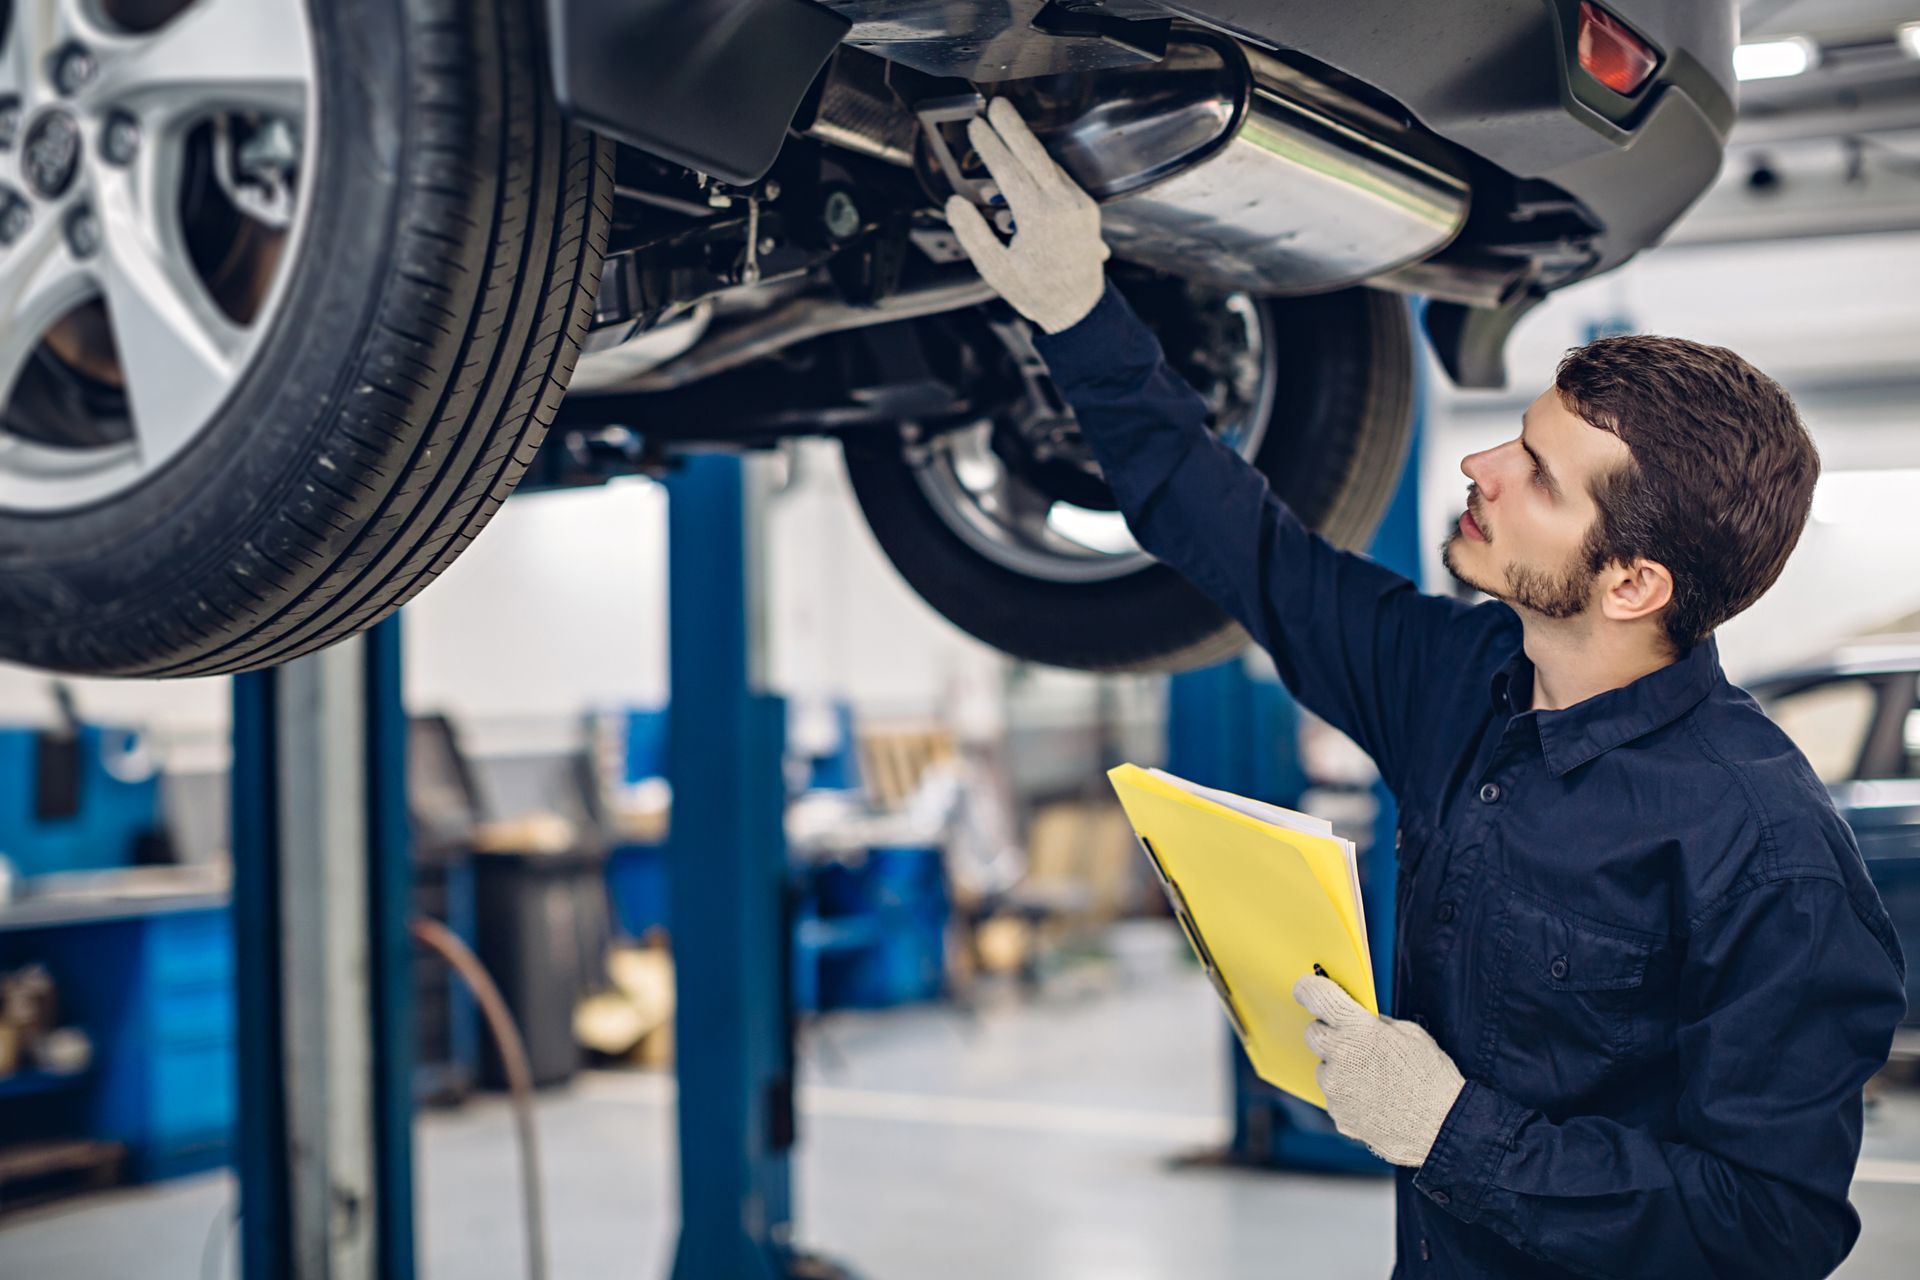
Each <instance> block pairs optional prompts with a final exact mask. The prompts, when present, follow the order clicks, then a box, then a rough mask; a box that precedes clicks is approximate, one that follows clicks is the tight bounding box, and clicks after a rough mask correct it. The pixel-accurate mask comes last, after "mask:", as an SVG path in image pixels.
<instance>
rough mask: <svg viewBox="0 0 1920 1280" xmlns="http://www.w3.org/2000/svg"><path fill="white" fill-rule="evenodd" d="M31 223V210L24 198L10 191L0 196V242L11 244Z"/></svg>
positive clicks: (25, 231)
mask: <svg viewBox="0 0 1920 1280" xmlns="http://www.w3.org/2000/svg"><path fill="white" fill-rule="evenodd" d="M32 225H33V210H32V209H30V208H28V207H27V202H26V201H25V200H23V199H21V198H20V197H19V196H17V195H15V194H14V193H13V192H11V191H8V192H6V193H5V195H3V196H0V244H12V243H13V242H14V241H16V240H18V239H19V238H20V237H21V236H23V235H25V234H27V228H28V227H30V226H32Z"/></svg>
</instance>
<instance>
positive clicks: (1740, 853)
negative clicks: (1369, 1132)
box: [1038, 285, 1906, 1280]
mask: <svg viewBox="0 0 1920 1280" xmlns="http://www.w3.org/2000/svg"><path fill="white" fill-rule="evenodd" d="M1038 346H1039V349H1040V352H1041V354H1042V355H1043V356H1044V357H1045V359H1046V361H1047V363H1048V365H1049V367H1050V368H1051V370H1052V373H1053V376H1054V378H1055V380H1056V381H1057V382H1058V383H1059V386H1060V389H1061V391H1062V392H1063V394H1064V395H1065V396H1066V398H1067V400H1068V401H1069V402H1070V403H1071V404H1072V405H1073V407H1074V410H1075V412H1076V414H1077V415H1078V417H1079V420H1080V425H1081V428H1082V430H1083V431H1084V432H1085V434H1086V436H1087V438H1088V440H1089V441H1090V442H1091V445H1092V447H1093V449H1094V452H1095V455H1096V456H1097V458H1098V459H1099V461H1100V464H1101V466H1102V467H1103V468H1104V469H1105V471H1106V475H1107V478H1108V480H1109V481H1110V482H1111V484H1112V487H1113V490H1114V493H1115V495H1116V496H1117V498H1118V499H1119V503H1120V506H1121V509H1122V510H1123V511H1124V512H1125V514H1126V517H1127V521H1128V523H1129V525H1130V526H1131V528H1132V529H1133V532H1134V535H1135V537H1136V538H1137V539H1138V540H1139V542H1140V544H1141V545H1142V546H1143V547H1145V548H1146V549H1147V550H1148V551H1150V552H1152V553H1153V554H1154V555H1155V556H1157V557H1158V558H1159V559H1160V560H1162V561H1164V562H1165V563H1167V564H1169V565H1171V566H1173V567H1174V568H1175V569H1177V570H1179V571H1180V572H1181V573H1182V574H1184V575H1185V576H1186V577H1188V578H1190V579H1191V580H1192V581H1193V582H1194V583H1195V584H1196V585H1197V586H1199V587H1200V588H1201V589H1202V590H1203V591H1204V592H1205V593H1206V594H1207V595H1208V596H1209V597H1210V598H1212V599H1213V600H1214V601H1215V602H1217V603H1218V604H1219V605H1220V607H1221V608H1223V609H1224V610H1225V611H1226V612H1227V613H1229V614H1231V615H1232V616H1233V617H1234V618H1235V619H1237V620H1238V621H1239V622H1240V623H1241V624H1242V625H1243V626H1244V627H1246V629H1247V630H1248V632H1250V633H1251V634H1252V636H1253V638H1254V640H1255V641H1257V642H1258V643H1259V644H1260V645H1261V646H1262V647H1264V648H1265V649H1267V650H1268V651H1269V652H1270V653H1272V655H1273V657H1274V661H1275V663H1276V664H1277V665H1278V667H1279V669H1280V674H1281V676H1282V678H1283V679H1284V680H1285V681H1286V684H1287V687H1288V688H1289V689H1290V690H1292V692H1293V694H1294V695H1295V696H1296V697H1297V698H1298V699H1299V700H1300V702H1301V703H1302V704H1303V705H1305V706H1307V707H1308V708H1310V709H1311V710H1313V711H1314V712H1316V713H1317V714H1319V715H1320V716H1322V717H1324V718H1325V719H1326V720H1328V721H1330V722H1331V723H1332V724H1333V725H1335V726H1336V727H1338V728H1339V729H1341V730H1343V731H1344V732H1346V733H1347V734H1348V735H1349V736H1351V737H1352V738H1353V739H1354V740H1355V741H1356V742H1358V743H1359V744H1360V745H1361V746H1362V747H1363V748H1365V749H1366V750H1367V752H1368V753H1369V754H1371V755H1372V757H1373V759H1374V760H1375V761H1376V762H1377V764H1378V765H1379V768H1380V772H1381V774H1382V776H1383V777H1384V778H1385V779H1386V782H1387V784H1388V785H1389V786H1390V787H1391V788H1392V790H1393V793H1394V795H1395V796H1396V797H1397V799H1398V801H1399V805H1400V815H1401V820H1400V826H1401V830H1400V841H1399V843H1400V854H1399V856H1400V871H1399V884H1398V907H1399V910H1398V914H1397V921H1398V925H1397V937H1396V938H1395V939H1394V943H1395V956H1396V960H1395V970H1394V1000H1393V1013H1394V1015H1395V1016H1396V1017H1399V1018H1404V1019H1411V1020H1413V1021H1414V1022H1417V1023H1418V1024H1420V1025H1421V1026H1423V1027H1425V1028H1426V1029H1427V1030H1428V1031H1429V1032H1430V1033H1431V1034H1432V1035H1433V1037H1434V1038H1435V1040H1437V1041H1438V1042H1439V1044H1440V1045H1441V1047H1442V1048H1444V1049H1445V1050H1446V1051H1447V1052H1448V1053H1449V1054H1450V1055H1451V1056H1452V1057H1453V1059H1454V1061H1455V1062H1456V1063H1457V1064H1458V1066H1459V1068H1460V1071H1461V1073H1462V1074H1463V1075H1464V1076H1465V1077H1466V1081H1467V1083H1466V1086H1465V1088H1464V1089H1463V1090H1462V1092H1461V1094H1460V1096H1459V1099H1458V1100H1457V1101H1456V1102H1455V1103H1454V1106H1453V1109H1452V1111H1451V1112H1450V1113H1449V1114H1448V1116H1447V1119H1446V1123H1445V1125H1444V1126H1443V1127H1442V1129H1441V1131H1440V1135H1439V1137H1438V1139H1437V1140H1436V1141H1435V1143H1434V1145H1433V1150H1432V1151H1431V1153H1430V1154H1429V1155H1428V1156H1427V1160H1426V1163H1425V1164H1424V1165H1423V1166H1421V1167H1420V1168H1419V1169H1407V1168H1401V1169H1398V1170H1396V1174H1397V1178H1396V1204H1397V1208H1398V1213H1397V1218H1398V1236H1397V1255H1398V1256H1397V1262H1396V1265H1395V1268H1394V1275H1395V1276H1396V1277H1407V1278H1409V1280H1411V1278H1412V1277H1418V1276H1428V1275H1431V1276H1502V1277H1506V1276H1630V1277H1635V1278H1636V1280H1644V1278H1646V1277H1653V1276H1684V1277H1689V1278H1695V1277H1708V1276H1729V1277H1742V1278H1743V1280H1757V1278H1759V1277H1799V1276H1807V1277H1812V1276H1823V1275H1826V1274H1827V1273H1828V1272H1830V1271H1832V1270H1833V1269H1834V1267H1836V1266H1837V1265H1838V1264H1839V1262H1840V1260H1841V1259H1842V1258H1843V1257H1845V1256H1846V1254H1847V1252H1848V1250H1849V1249H1851V1248H1852V1246H1853V1243H1854V1240H1855V1239H1856V1238H1857V1237H1858V1235H1859V1232H1860V1220H1859V1217H1858V1215H1857V1214H1856V1213H1855V1212H1854V1210H1853V1207H1852V1206H1851V1205H1850V1204H1849V1203H1848V1202H1847V1188H1848V1185H1849V1183H1850V1182H1851V1181H1852V1178H1853V1172H1854V1165H1855V1163H1856V1161H1857V1159H1858V1157H1859V1152H1860V1130H1861V1086H1862V1085H1863V1084H1864V1083H1865V1082H1866V1080H1867V1079H1868V1077H1870V1076H1871V1075H1873V1073H1874V1072H1875V1071H1876V1070H1878V1069H1879V1067H1880V1066H1881V1065H1882V1064H1883V1063H1884V1062H1885V1061H1886V1058H1887V1052H1888V1049H1889V1047H1890V1045H1891V1041H1892V1037H1893V1032H1894V1028H1895V1025H1896V1024H1897V1023H1898V1022H1899V1021H1900V1019H1901V1017H1902V1014H1903V1011H1904V1009H1905V1006H1906V999H1905V994H1904V986H1903V977H1904V962H1903V960H1902V957H1901V954H1900V947H1899V943H1898V942H1897V941H1896V940H1895V937H1894V934H1893V929H1892V926H1891V924H1890V923H1889V921H1888V918H1887V915H1886V912H1885V910H1884V909H1883V908H1882V906H1881V903H1880V898H1879V895H1878V894H1877V893H1876V892H1875V890H1874V888H1873V886H1872V884H1871V883H1869V881H1868V879H1867V875H1866V868H1865V865H1864V864H1863V862H1862V861H1861V857H1860V853H1859V849H1858V847H1857V846H1856V845H1855V843H1854V839H1853V835H1852V833H1851V832H1850V831H1849V829H1848V828H1847V825H1846V823H1845V822H1844V821H1843V820H1842V819H1841V818H1840V816H1839V814H1838V813H1837V812H1836V811H1835V810H1834V807H1833V805H1832V803H1831V802H1830V801H1829V799H1828V797H1827V793H1826V790H1825V788H1823V787H1822V786H1821V784H1820V782H1819V780H1818V779H1817V778H1816V777H1815V776H1814V774H1813V771H1812V770H1811V769H1810V768H1809V767H1808V765H1807V762H1806V759H1805V758H1804V757H1803V756H1802V755H1801V754H1800V752H1799V751H1798V750H1796V749H1795V747H1794V746H1793V744H1792V742H1790V741H1789V740H1788V739H1787V737H1786V735H1784V734H1783V733H1781V731H1780V730H1779V729H1778V728H1776V727H1775V726H1774V725H1773V723H1772V722H1771V721H1769V720H1768V719H1767V718H1766V716H1765V715H1764V714H1763V713H1762V712H1761V710H1760V708H1759V707H1758V705H1756V704H1755V703H1754V701H1753V699H1752V698H1750V697H1749V696H1748V695H1747V694H1746V693H1745V692H1744V691H1742V690H1741V689H1739V688H1737V687H1735V686H1734V685H1732V684H1729V683H1728V682H1727V680H1726V678H1725V676H1723V675H1722V674H1721V670H1720V664H1719V659H1718V655H1717V651H1716V648H1715V645H1714V643H1713V641H1712V640H1711V639H1709V640H1708V641H1706V642H1705V643H1703V644H1700V645H1697V646H1695V647H1694V648H1693V649H1691V650H1690V651H1688V652H1687V653H1686V655H1685V656H1683V657H1681V658H1680V659H1679V660H1678V661H1676V662H1674V663H1672V664H1671V665H1669V666H1666V667H1663V668H1661V669H1660V670H1658V671H1655V672H1652V673H1651V674H1649V675H1646V676H1643V677H1641V678H1640V679H1638V680H1635V681H1634V682H1633V683H1631V684H1629V685H1626V686H1625V687H1623V688H1618V689H1612V690H1609V691H1607V692H1605V693H1601V694H1598V695H1596V696H1594V697H1592V698H1589V699H1587V700H1586V701H1584V702H1581V703H1579V704H1577V705H1575V706H1572V707H1568V708H1565V709H1563V710H1557V711H1536V710H1533V709H1532V698H1533V670H1532V667H1531V665H1530V664H1529V662H1528V660H1527V658H1526V656H1525V654H1524V652H1523V651H1522V648H1521V626H1520V619H1519V617H1518V616H1517V615H1516V614H1515V613H1514V612H1513V611H1512V610H1511V609H1510V608H1508V606H1506V605H1505V604H1503V603H1499V602H1495V601H1488V602H1483V603H1481V604H1479V605H1477V606H1475V605H1469V604H1467V603H1465V602H1462V601H1458V600H1453V599H1450V598H1446V597H1440V596H1429V595H1423V594H1421V593H1420V592H1419V591H1417V590H1416V589H1415V588H1414V586H1413V584H1412V583H1410V582H1409V581H1407V580H1406V579H1405V578H1403V577H1401V576H1400V575H1398V574H1396V573H1392V572H1390V571H1388V570H1387V569H1385V568H1382V567H1381V566H1380V565H1377V564H1375V563H1374V562H1373V561H1371V560H1368V559H1366V558H1364V557H1362V556H1357V555H1353V554H1351V553H1348V552H1344V551H1341V550H1337V549H1336V548H1334V547H1333V546H1331V545H1330V544H1328V543H1327V542H1325V541H1324V540H1322V539H1321V538H1320V537H1319V536H1318V535H1316V534H1313V533H1311V532H1309V531H1308V530H1307V529H1306V528H1305V527H1303V526H1302V525H1301V524H1300V522H1299V521H1298V520H1297V519H1296V518H1295V516H1294V515H1293V513H1292V512H1291V511H1289V510H1288V508H1287V507H1286V506H1285V504H1283V503H1282V502H1280V501H1279V500H1278V499H1277V498H1275V497H1274V496H1273V495H1272V493H1271V492H1270V491H1269V489H1268V487H1267V484H1266V480H1265V478H1264V477H1263V476H1261V475H1260V473H1259V472H1258V471H1256V470H1255V469H1254V468H1253V467H1251V466H1250V465H1248V464H1247V463H1246V462H1244V461H1243V460H1242V459H1241V458H1240V457H1239V456H1237V455H1236V454H1235V453H1233V452H1232V451H1231V450H1230V449H1228V448H1227V447H1225V446H1224V445H1222V444H1220V443H1219V442H1218V441H1217V440H1216V438H1215V437H1213V436H1212V435H1211V434H1210V433H1209V432H1208V431H1207V430H1205V422H1206V410H1205V407H1204V406H1203V404H1202V403H1201V401H1200V399H1199V397H1198V396H1197V395H1196V394H1195V393H1194V392H1193V390H1192V389H1191V388H1190V387H1188V386H1187V385H1186V383H1185V382H1183V381H1182V380H1181V378H1180V377H1179V375H1178V374H1176V373H1175V372H1174V371H1173V370H1172V369H1170V368H1169V367H1168V366H1167V364H1166V362H1165V360H1164V359H1163V357H1162V353H1161V350H1160V347H1159V344H1158V343H1157V342H1156V341H1155V339H1154V337H1153V335H1152V334H1151V333H1150V332H1148V330H1147V329H1146V328H1145V326H1144V325H1142V324H1141V323H1140V321H1139V320H1138V319H1137V318H1136V317H1135V316H1134V314H1133V313H1132V312H1131V311H1130V310H1129V309H1128V307H1127V305H1126V303H1125V302H1124V300H1122V299H1121V297H1120V295H1119V294H1118V293H1117V292H1116V291H1115V290H1114V289H1113V288H1112V286H1111V285H1109V286H1108V289H1107V292H1106V296H1105V297H1104V298H1103V299H1102V300H1101V302H1100V304H1099V306H1098V307H1096V308H1095V310H1094V312H1093V314H1092V315H1090V316H1089V317H1087V318H1086V319H1085V320H1083V321H1081V322H1080V323H1079V324H1078V325H1076V326H1074V327H1073V328H1071V329H1069V330H1067V331H1066V332H1064V333H1061V334H1058V335H1054V336H1044V335H1043V336H1041V337H1039V338H1038Z"/></svg>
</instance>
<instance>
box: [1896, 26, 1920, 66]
mask: <svg viewBox="0 0 1920 1280" xmlns="http://www.w3.org/2000/svg"><path fill="white" fill-rule="evenodd" d="M1893 38H1894V39H1896V40H1898V41H1899V42H1900V47H1901V48H1902V49H1904V50H1906V53H1907V56H1908V57H1909V58H1920V22H1903V23H1901V24H1900V25H1899V26H1897V27H1895V28H1894V29H1893Z"/></svg>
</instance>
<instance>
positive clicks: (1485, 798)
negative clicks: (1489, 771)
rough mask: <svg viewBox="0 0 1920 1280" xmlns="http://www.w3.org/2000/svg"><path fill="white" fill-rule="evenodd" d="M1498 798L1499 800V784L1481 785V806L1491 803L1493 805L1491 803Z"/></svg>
mask: <svg viewBox="0 0 1920 1280" xmlns="http://www.w3.org/2000/svg"><path fill="white" fill-rule="evenodd" d="M1499 798H1500V784H1499V783H1497V782H1488V783H1484V784H1482V785H1481V787H1480V800H1481V803H1483V804H1492V803H1493V802H1494V801H1495V800H1498V799H1499Z"/></svg>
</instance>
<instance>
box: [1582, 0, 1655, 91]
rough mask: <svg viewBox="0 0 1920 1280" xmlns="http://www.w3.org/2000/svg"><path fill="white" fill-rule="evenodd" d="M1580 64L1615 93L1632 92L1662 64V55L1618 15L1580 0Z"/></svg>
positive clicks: (1586, 0)
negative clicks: (1625, 24) (1626, 25)
mask: <svg viewBox="0 0 1920 1280" xmlns="http://www.w3.org/2000/svg"><path fill="white" fill-rule="evenodd" d="M1580 65H1581V66H1582V67H1585V68H1586V71H1587V74H1588V75H1590V76H1592V77H1593V78H1594V79H1595V80H1598V81H1599V82H1600V83H1601V84H1603V85H1605V86H1607V88H1609V89H1611V90H1613V91H1614V92H1615V93H1618V94H1622V95H1630V94H1633V93H1635V92H1638V90H1639V88H1640V86H1641V85H1643V84H1645V83H1646V82H1647V77H1648V76H1650V75H1652V74H1653V69H1654V68H1655V67H1657V66H1659V65H1660V55H1659V54H1657V53H1655V52H1654V51H1653V49H1652V47H1651V46H1650V45H1648V44H1647V42H1646V41H1644V40H1642V39H1641V38H1640V37H1639V36H1636V35H1635V34H1633V32H1631V31H1629V30H1627V29H1626V27H1625V26H1623V25H1621V22H1620V20H1619V19H1618V18H1616V17H1614V16H1613V15H1612V14H1610V13H1608V12H1607V11H1606V10H1605V9H1602V8H1601V7H1600V6H1599V5H1597V4H1593V3H1592V2H1591V0H1581V4H1580Z"/></svg>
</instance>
